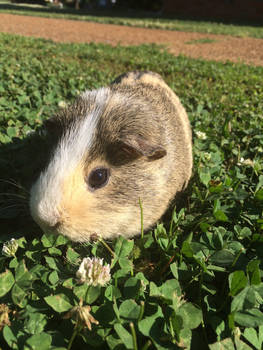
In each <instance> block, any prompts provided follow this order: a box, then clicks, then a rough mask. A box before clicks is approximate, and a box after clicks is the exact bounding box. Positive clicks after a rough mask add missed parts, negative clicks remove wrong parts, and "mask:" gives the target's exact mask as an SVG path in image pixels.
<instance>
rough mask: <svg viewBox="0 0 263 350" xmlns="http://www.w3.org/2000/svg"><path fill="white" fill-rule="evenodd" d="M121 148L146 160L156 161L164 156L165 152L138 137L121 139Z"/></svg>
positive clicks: (161, 148) (131, 136)
mask: <svg viewBox="0 0 263 350" xmlns="http://www.w3.org/2000/svg"><path fill="white" fill-rule="evenodd" d="M121 141H122V142H123V147H127V148H128V149H129V151H130V152H133V153H136V154H138V156H144V157H146V158H147V159H148V160H156V159H160V158H162V157H164V156H165V155H166V150H165V149H164V148H163V147H162V146H160V145H157V144H154V143H152V142H151V141H149V140H147V139H146V138H145V137H143V136H140V135H129V136H125V137H124V138H122V139H121Z"/></svg>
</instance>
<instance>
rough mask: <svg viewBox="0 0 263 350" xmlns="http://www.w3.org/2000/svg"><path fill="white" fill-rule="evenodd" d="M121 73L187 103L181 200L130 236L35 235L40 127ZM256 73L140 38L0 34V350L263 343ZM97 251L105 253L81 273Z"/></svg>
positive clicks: (262, 175) (262, 96)
mask: <svg viewBox="0 0 263 350" xmlns="http://www.w3.org/2000/svg"><path fill="white" fill-rule="evenodd" d="M133 69H140V70H153V71H156V72H158V73H160V74H161V75H162V76H163V77H164V78H165V80H166V81H167V83H168V84H169V85H170V86H171V88H172V89H173V90H174V91H175V92H176V93H177V95H178V96H179V97H180V99H181V101H182V103H183V104H184V106H185V107H186V109H187V111H188V114H189V117H190V120H191V124H192V127H193V143H194V171H193V177H192V179H191V183H190V185H189V187H188V190H187V191H186V194H185V196H184V198H183V199H182V202H183V204H184V205H182V204H181V205H177V207H174V206H173V207H172V208H171V210H170V211H169V212H168V213H167V214H166V216H165V218H164V220H163V222H160V223H158V225H157V226H156V227H155V228H153V230H152V231H151V232H148V233H144V234H143V233H142V235H141V236H140V237H137V238H136V239H130V240H126V239H123V238H122V237H120V238H119V239H117V240H116V241H114V242H103V241H97V242H93V243H90V244H77V243H73V242H70V241H68V240H67V239H66V238H64V237H62V236H59V237H55V236H49V235H46V234H43V233H41V232H40V230H39V228H38V227H37V226H36V225H34V224H33V222H32V221H31V219H30V216H29V214H28V210H27V208H28V203H27V199H28V193H27V190H28V188H29V186H30V182H32V180H33V178H34V177H35V176H36V172H37V171H38V168H39V163H40V161H41V158H42V151H43V150H45V148H44V147H43V150H42V146H41V145H44V139H43V135H42V134H41V132H40V130H41V129H40V130H39V126H41V124H42V122H43V120H45V119H46V118H47V117H49V116H51V115H52V113H54V111H55V110H56V109H57V108H60V107H59V106H63V105H64V104H65V103H68V102H70V101H72V100H73V99H74V97H76V96H77V95H78V93H79V92H80V91H83V90H85V89H86V88H88V89H92V88H97V87H100V86H102V85H104V84H108V83H109V82H110V81H111V80H112V79H113V78H114V77H116V76H117V75H118V74H120V73H122V72H125V71H129V70H133ZM262 74H263V68H260V67H249V66H245V65H238V64H232V63H225V64H223V63H218V62H206V61H202V60H193V59H189V58H185V57H177V58H176V57H174V56H172V55H170V54H168V53H167V52H166V51H164V50H163V49H160V48H158V47H155V46H149V45H144V46H140V47H125V48H124V47H116V48H114V49H113V48H112V47H110V46H107V45H84V44H83V45H70V44H55V43H53V42H51V41H44V40H40V39H39V40H37V39H30V38H23V37H19V36H11V35H3V34H1V35H0V142H1V144H0V168H1V175H0V178H1V180H0V193H1V196H0V206H1V209H0V220H1V226H0V227H1V236H0V240H1V247H2V253H1V256H0V328H1V335H0V347H1V348H2V349H26V350H28V349H38V350H45V349H53V350H54V349H57V350H58V349H60V350H62V349H87V348H88V349H114V350H122V349H123V350H124V349H134V350H136V349H140V350H146V349H149V350H152V349H160V350H162V349H210V350H216V349H233V350H234V349H258V350H260V349H261V348H262V342H263V313H262V299H263V283H262V281H261V278H262V262H261V261H262V256H263V238H262V237H263V236H262V233H263V232H262V231H263V215H262V211H263V160H262V155H263V137H262V134H263V120H262V115H263V86H262ZM35 130H38V131H35ZM34 131H35V132H34ZM44 153H45V152H44ZM44 153H43V154H44ZM138 205H139V203H138ZM142 214H143V207H142ZM12 238H13V240H11V239H12ZM95 257H96V258H98V259H102V258H103V261H101V260H96V261H97V262H96V263H97V265H96V266H97V274H93V275H92V276H93V277H92V278H91V277H89V278H88V277H87V276H86V275H85V271H91V270H89V269H90V268H92V266H93V267H94V264H95V261H94V258H95ZM83 258H90V259H92V260H86V261H85V266H86V267H85V268H86V270H85V269H84V267H83V266H82V268H81V269H80V265H81V262H82V259H83ZM92 264H93V265H92ZM79 269H80V271H79V272H78V273H77V271H78V270H79ZM109 274H110V275H109Z"/></svg>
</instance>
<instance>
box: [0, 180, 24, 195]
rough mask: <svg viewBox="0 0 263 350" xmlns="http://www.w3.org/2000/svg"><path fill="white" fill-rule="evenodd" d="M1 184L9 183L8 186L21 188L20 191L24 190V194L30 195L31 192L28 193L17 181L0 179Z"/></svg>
mask: <svg viewBox="0 0 263 350" xmlns="http://www.w3.org/2000/svg"><path fill="white" fill-rule="evenodd" d="M0 182H3V183H7V184H9V185H12V186H14V187H17V188H19V189H20V190H23V191H24V192H26V193H27V194H29V191H27V190H26V189H25V187H23V186H22V185H20V184H19V183H17V182H16V181H12V180H5V179H0Z"/></svg>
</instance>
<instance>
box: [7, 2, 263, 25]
mask: <svg viewBox="0 0 263 350" xmlns="http://www.w3.org/2000/svg"><path fill="white" fill-rule="evenodd" d="M1 10H9V11H16V12H19V11H21V14H24V13H23V12H25V11H26V12H28V13H30V12H31V13H32V15H34V14H35V15H37V13H42V14H43V16H45V15H50V17H52V14H54V15H55V16H56V15H62V16H63V15H71V16H76V19H80V20H81V17H85V16H91V17H97V18H100V17H109V18H126V19H135V18H136V19H145V20H146V19H149V20H151V19H161V20H168V21H169V20H170V21H172V20H182V21H193V22H196V23H198V22H207V23H211V22H213V23H220V24H228V25H239V26H252V27H262V22H261V21H259V22H257V21H252V20H231V19H226V18H218V17H217V18H214V17H200V18H198V17H194V16H191V15H189V16H187V15H176V14H171V15H169V14H164V13H162V12H161V11H159V12H153V11H139V10H134V9H130V8H128V9H127V8H125V9H124V8H121V7H116V8H108V9H102V8H93V9H87V8H81V9H80V10H76V9H74V8H70V7H66V8H62V9H61V8H58V7H50V6H46V5H42V6H41V5H40V4H39V5H38V6H32V5H31V4H29V3H20V4H18V3H8V2H6V1H2V2H1V0H0V11H1ZM55 16H54V17H55Z"/></svg>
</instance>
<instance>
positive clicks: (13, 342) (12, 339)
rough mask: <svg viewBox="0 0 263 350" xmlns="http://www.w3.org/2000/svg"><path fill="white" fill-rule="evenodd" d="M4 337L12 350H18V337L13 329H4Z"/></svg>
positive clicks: (6, 327)
mask: <svg viewBox="0 0 263 350" xmlns="http://www.w3.org/2000/svg"><path fill="white" fill-rule="evenodd" d="M3 336H4V339H5V341H6V342H7V344H8V345H9V346H10V348H11V349H15V350H17V349H18V344H17V343H18V342H17V337H16V335H15V334H14V332H13V330H12V328H10V327H9V326H5V327H4V329H3Z"/></svg>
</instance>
